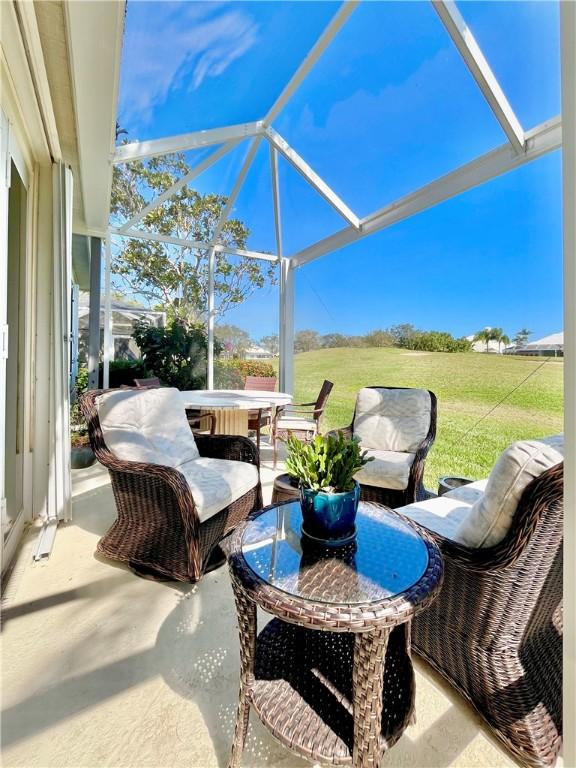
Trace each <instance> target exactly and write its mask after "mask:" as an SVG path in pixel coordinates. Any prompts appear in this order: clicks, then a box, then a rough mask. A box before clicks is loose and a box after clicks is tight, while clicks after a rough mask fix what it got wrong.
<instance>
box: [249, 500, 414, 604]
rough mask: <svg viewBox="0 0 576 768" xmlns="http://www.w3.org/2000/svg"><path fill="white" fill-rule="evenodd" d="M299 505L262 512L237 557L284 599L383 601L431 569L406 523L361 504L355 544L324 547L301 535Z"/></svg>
mask: <svg viewBox="0 0 576 768" xmlns="http://www.w3.org/2000/svg"><path fill="white" fill-rule="evenodd" d="M301 525H302V512H301V508H300V501H299V500H296V501H292V502H288V503H285V504H280V505H279V506H277V507H271V508H268V509H266V510H264V511H263V512H262V513H261V514H260V515H258V516H256V517H255V518H253V519H252V520H250V521H249V522H248V524H247V525H246V527H245V529H244V531H243V533H242V539H241V553H242V557H243V559H244V561H245V563H246V564H247V565H248V567H249V568H250V569H251V570H252V571H253V573H254V574H255V575H256V576H257V577H258V578H259V579H261V580H262V581H264V582H265V583H266V584H268V585H270V586H271V587H273V588H275V589H278V590H281V591H282V592H285V593H287V594H288V595H290V596H292V597H295V598H297V599H298V598H299V599H304V600H309V601H315V602H321V603H327V604H334V605H343V604H344V605H354V604H366V603H373V602H381V601H386V600H388V599H391V598H394V597H395V596H396V595H399V594H401V593H404V592H406V591H407V590H409V589H410V588H411V587H413V586H414V585H415V584H416V583H417V582H418V581H419V580H420V579H421V578H422V576H423V575H424V573H425V572H426V571H427V569H428V566H429V554H428V546H427V545H426V542H425V541H424V539H423V538H422V536H421V535H420V534H419V532H418V531H417V530H416V529H415V528H413V527H412V526H411V525H410V524H409V523H407V522H405V521H404V520H402V519H401V518H400V517H398V515H396V514H395V513H394V512H392V511H391V510H389V509H387V508H386V507H383V506H381V505H376V504H369V503H365V502H360V505H359V508H358V515H357V518H356V529H357V534H356V538H355V540H354V542H352V543H351V544H347V545H344V546H341V547H338V548H333V547H324V546H322V545H320V544H317V543H316V541H311V540H310V539H308V538H307V537H306V536H305V535H303V534H302V532H301Z"/></svg>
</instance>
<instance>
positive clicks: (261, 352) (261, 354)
mask: <svg viewBox="0 0 576 768" xmlns="http://www.w3.org/2000/svg"><path fill="white" fill-rule="evenodd" d="M245 357H246V360H270V358H272V357H274V355H273V354H272V352H270V351H269V350H267V349H264V347H259V346H258V345H257V344H254V345H252V346H251V347H248V349H247V350H246V353H245Z"/></svg>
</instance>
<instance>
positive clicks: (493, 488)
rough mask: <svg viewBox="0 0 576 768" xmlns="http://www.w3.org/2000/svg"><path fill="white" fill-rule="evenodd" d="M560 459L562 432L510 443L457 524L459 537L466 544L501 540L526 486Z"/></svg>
mask: <svg viewBox="0 0 576 768" xmlns="http://www.w3.org/2000/svg"><path fill="white" fill-rule="evenodd" d="M562 460H563V439H562V436H555V437H553V438H545V439H543V440H520V441H519V442H517V443H513V444H512V445H511V446H510V447H509V448H507V449H506V450H505V451H504V452H503V453H502V454H501V456H500V458H499V459H498V461H497V462H496V464H495V465H494V468H493V469H492V472H491V473H490V477H489V478H488V482H487V484H486V490H485V492H484V494H483V495H482V496H481V497H480V498H479V499H478V501H476V502H475V504H474V506H473V507H472V509H471V510H470V513H469V515H468V516H467V517H466V519H465V520H463V521H462V524H461V525H460V526H459V528H458V531H457V534H458V537H459V540H460V541H462V543H463V544H466V546H468V547H492V546H494V545H495V544H498V543H499V542H501V541H502V540H503V539H504V537H505V536H506V534H507V533H508V531H509V530H510V527H511V525H512V520H513V519H514V514H515V512H516V508H517V507H518V502H519V501H520V498H521V496H522V493H523V492H524V489H525V488H526V486H527V485H528V484H529V483H530V482H531V481H532V480H533V479H534V478H536V477H539V476H540V475H541V474H542V473H543V472H545V471H546V470H547V469H550V467H553V466H555V465H556V464H559V463H560V462H561V461H562Z"/></svg>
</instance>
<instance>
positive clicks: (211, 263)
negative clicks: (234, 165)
mask: <svg viewBox="0 0 576 768" xmlns="http://www.w3.org/2000/svg"><path fill="white" fill-rule="evenodd" d="M260 141H261V137H260V136H257V137H256V138H255V139H253V141H252V144H251V145H250V149H249V150H248V153H247V154H246V157H245V159H244V162H243V163H242V168H241V169H240V173H239V174H238V178H237V179H236V182H235V183H234V186H233V188H232V191H231V192H230V194H229V195H228V200H227V201H226V205H225V206H224V208H223V210H222V213H221V214H220V218H219V220H218V223H217V224H216V227H215V229H214V234H213V235H212V241H211V243H210V253H209V255H208V319H207V326H208V372H207V373H208V375H207V379H208V389H213V388H214V321H215V315H216V312H215V308H214V272H215V269H216V265H215V254H216V246H217V245H218V238H219V237H220V235H221V233H222V230H223V229H224V225H225V224H226V221H227V220H228V216H230V212H231V211H232V208H233V207H234V204H235V202H236V198H237V197H238V193H239V192H240V190H241V189H242V184H244V180H245V178H246V174H247V173H248V171H249V170H250V166H251V165H252V161H253V160H254V157H255V156H256V152H257V151H258V147H259V146H260Z"/></svg>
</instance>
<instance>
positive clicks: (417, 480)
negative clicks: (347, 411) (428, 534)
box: [330, 386, 437, 507]
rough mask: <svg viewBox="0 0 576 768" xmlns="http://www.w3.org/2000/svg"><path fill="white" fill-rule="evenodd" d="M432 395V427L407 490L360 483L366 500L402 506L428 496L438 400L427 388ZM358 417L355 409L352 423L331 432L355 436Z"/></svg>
mask: <svg viewBox="0 0 576 768" xmlns="http://www.w3.org/2000/svg"><path fill="white" fill-rule="evenodd" d="M368 389H409V388H408V387H379V386H374V387H368ZM427 392H428V394H429V395H430V427H429V429H428V434H427V435H426V437H425V438H424V439H423V440H422V442H421V443H420V445H419V447H418V449H417V450H416V455H415V458H414V461H413V462H412V466H411V468H410V475H409V478H408V486H407V487H406V489H405V490H396V489H393V488H379V487H376V486H372V485H365V484H363V483H361V484H360V497H361V498H362V499H363V500H364V501H373V502H376V503H378V504H385V505H386V506H388V507H400V506H402V505H404V504H411V503H412V502H414V501H417V500H421V499H424V498H427V497H428V496H429V494H428V492H427V491H426V489H425V488H424V467H425V464H426V457H427V455H428V451H429V450H430V448H431V447H432V445H433V443H434V440H435V439H436V419H437V401H436V395H435V394H434V392H431V391H430V390H427ZM355 417H356V409H355V410H354V416H353V418H352V423H351V424H350V426H348V427H344V428H343V429H335V430H332V431H331V433H330V434H336V433H337V432H343V433H344V435H345V436H346V437H353V436H354V420H355Z"/></svg>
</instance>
